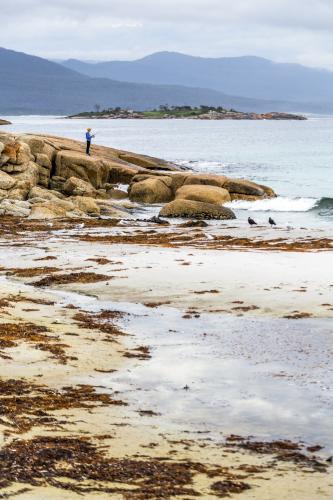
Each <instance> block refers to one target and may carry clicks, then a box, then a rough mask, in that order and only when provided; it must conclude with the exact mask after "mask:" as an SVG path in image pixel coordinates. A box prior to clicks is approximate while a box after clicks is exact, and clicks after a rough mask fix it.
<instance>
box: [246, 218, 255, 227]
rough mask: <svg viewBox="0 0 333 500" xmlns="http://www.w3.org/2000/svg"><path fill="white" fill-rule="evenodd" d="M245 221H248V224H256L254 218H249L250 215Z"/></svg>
mask: <svg viewBox="0 0 333 500" xmlns="http://www.w3.org/2000/svg"><path fill="white" fill-rule="evenodd" d="M247 221H248V223H249V224H250V226H256V225H257V223H256V221H255V220H253V219H251V217H249V218H248V219H247Z"/></svg>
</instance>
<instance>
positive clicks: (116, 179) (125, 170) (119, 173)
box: [108, 163, 140, 184]
mask: <svg viewBox="0 0 333 500" xmlns="http://www.w3.org/2000/svg"><path fill="white" fill-rule="evenodd" d="M139 170H140V169H139V168H137V167H129V166H127V165H121V164H119V163H110V169H109V179H108V182H110V183H111V184H129V183H130V182H131V181H132V179H133V177H135V176H136V175H137V173H138V171H139Z"/></svg>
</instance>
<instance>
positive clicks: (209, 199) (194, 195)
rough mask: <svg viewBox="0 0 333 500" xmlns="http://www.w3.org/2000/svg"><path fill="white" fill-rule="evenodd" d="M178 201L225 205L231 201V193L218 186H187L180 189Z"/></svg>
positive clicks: (177, 196) (177, 194)
mask: <svg viewBox="0 0 333 500" xmlns="http://www.w3.org/2000/svg"><path fill="white" fill-rule="evenodd" d="M176 199H177V200H178V199H181V200H193V201H202V202H204V203H212V204H213V205H223V203H228V202H229V201H231V198H230V194H229V191H227V190H226V189H223V188H221V187H217V186H207V185H205V186H203V185H200V184H193V185H186V186H183V187H181V188H180V189H178V191H177V192H176Z"/></svg>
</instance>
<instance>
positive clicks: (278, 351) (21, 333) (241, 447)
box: [0, 218, 333, 500]
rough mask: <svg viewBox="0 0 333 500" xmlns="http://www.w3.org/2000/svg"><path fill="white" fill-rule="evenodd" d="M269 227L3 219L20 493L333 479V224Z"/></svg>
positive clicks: (254, 490)
mask: <svg viewBox="0 0 333 500" xmlns="http://www.w3.org/2000/svg"><path fill="white" fill-rule="evenodd" d="M15 225H16V227H15ZM14 227H15V230H14ZM254 231H255V232H252V233H251V237H252V240H253V245H252V246H253V248H249V246H248V243H246V241H247V238H248V237H249V233H248V232H249V230H248V229H247V228H245V227H241V225H239V224H238V227H236V228H234V229H230V228H223V225H222V226H218V225H216V224H212V225H209V226H208V227H205V228H197V227H194V228H193V227H187V228H184V227H180V225H179V224H176V223H171V225H170V226H166V227H156V225H154V224H152V223H146V222H142V221H141V222H140V221H139V222H138V221H134V220H133V221H130V220H127V221H124V222H121V221H120V222H119V223H114V224H110V222H108V221H103V220H96V221H88V220H83V221H79V220H75V221H55V222H40V221H22V220H21V221H15V220H14V219H12V218H11V219H8V220H7V221H2V224H1V241H0V245H1V246H0V266H1V278H0V279H1V297H0V300H1V316H2V317H1V353H0V354H1V357H2V358H3V363H2V368H1V376H2V377H4V379H3V382H2V383H3V385H4V386H3V388H2V402H3V404H4V406H3V411H2V415H1V428H2V438H1V441H2V443H1V452H0V453H1V456H2V461H3V463H4V464H6V469H5V470H4V469H3V466H2V478H3V479H2V481H3V492H4V494H8V495H12V494H15V495H16V497H17V498H22V499H25V498H27V499H28V498H36V497H38V498H43V497H46V496H47V497H51V498H68V499H72V498H79V496H80V495H81V494H84V495H85V496H87V497H89V498H110V495H111V497H112V498H176V497H177V498H191V497H193V496H197V495H200V496H202V497H204V498H218V497H223V496H226V495H231V496H232V497H235V498H236V497H237V498H240V499H241V498H259V499H260V498H263V499H265V500H266V499H274V500H275V499H278V498H282V497H283V498H290V499H300V498H305V499H309V500H310V499H313V498H321V497H323V498H325V497H329V496H330V494H331V493H332V489H333V482H332V478H331V472H330V469H331V465H330V463H329V462H327V461H326V460H327V458H328V457H329V456H330V454H331V453H332V451H333V448H332V440H331V437H332V435H331V426H330V422H331V418H332V411H333V405H332V403H333V402H332V399H331V392H330V389H331V387H332V379H331V375H330V370H329V368H328V367H329V363H330V361H331V359H330V356H331V349H330V326H329V325H330V321H331V318H332V316H333V301H332V287H333V273H332V271H331V268H330V265H329V263H330V262H331V255H332V250H331V245H332V244H331V240H330V238H329V235H327V234H322V233H321V232H319V233H318V234H314V233H311V237H309V234H308V233H307V232H306V231H305V230H304V231H303V232H302V231H299V232H295V233H294V232H293V233H292V234H290V232H289V233H288V232H287V231H282V232H279V233H278V232H275V230H267V229H264V230H262V229H260V228H257V229H255V230H254ZM254 235H255V237H254V238H253V236H254ZM227 237H229V239H228V240H226V238H227ZM142 238H144V241H145V242H144V243H143V242H142ZM222 241H223V242H224V243H222ZM226 241H227V242H228V243H226ZM244 242H245V243H244ZM267 242H270V243H269V245H271V246H273V248H272V249H271V250H268V249H267ZM272 242H273V243H272ZM259 243H260V245H259ZM258 245H259V248H258ZM223 246H224V247H225V248H223ZM318 247H320V248H318ZM294 248H298V251H295V249H294ZM14 262H15V267H13V265H12V264H13V263H14ZM13 325H16V326H13ZM313 331H316V332H317V334H316V336H313V335H311V334H312V332H313ZM31 449H34V450H35V451H34V452H33V453H32V454H31ZM29 457H30V458H29ZM13 460H14V462H13ZM65 464H66V465H65Z"/></svg>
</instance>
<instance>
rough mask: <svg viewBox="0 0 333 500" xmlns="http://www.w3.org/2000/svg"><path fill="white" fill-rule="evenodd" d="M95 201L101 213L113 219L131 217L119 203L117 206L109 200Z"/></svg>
mask: <svg viewBox="0 0 333 500" xmlns="http://www.w3.org/2000/svg"><path fill="white" fill-rule="evenodd" d="M96 203H97V204H98V206H99V208H100V211H101V212H100V213H101V215H104V216H106V217H112V218H114V219H123V218H124V217H126V219H128V218H131V216H130V215H129V213H128V212H127V210H126V208H125V207H122V206H120V205H119V206H117V205H116V204H113V202H111V200H96Z"/></svg>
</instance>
